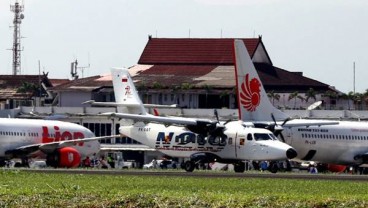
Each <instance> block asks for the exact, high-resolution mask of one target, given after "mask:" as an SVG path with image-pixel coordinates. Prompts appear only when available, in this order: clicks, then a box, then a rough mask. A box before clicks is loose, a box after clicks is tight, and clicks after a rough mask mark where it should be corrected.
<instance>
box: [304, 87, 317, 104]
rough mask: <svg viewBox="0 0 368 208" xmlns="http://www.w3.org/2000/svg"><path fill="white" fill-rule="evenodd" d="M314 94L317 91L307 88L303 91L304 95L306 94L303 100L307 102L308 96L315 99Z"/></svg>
mask: <svg viewBox="0 0 368 208" xmlns="http://www.w3.org/2000/svg"><path fill="white" fill-rule="evenodd" d="M316 94H317V92H316V91H314V89H313V88H309V90H308V91H307V92H306V93H305V96H306V98H305V100H306V101H307V102H308V101H309V98H313V100H314V101H316V99H317V98H316Z"/></svg>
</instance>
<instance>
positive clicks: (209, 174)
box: [4, 168, 368, 182]
mask: <svg viewBox="0 0 368 208" xmlns="http://www.w3.org/2000/svg"><path fill="white" fill-rule="evenodd" d="M4 170H9V171H14V170H19V171H25V172H34V173H49V174H55V173H61V174H92V175H128V176H129V175H130V176H153V177H154V176H157V177H205V178H244V179H247V178H270V179H290V180H292V179H303V180H338V181H362V182H368V175H351V174H332V173H331V174H321V173H319V174H308V173H306V172H302V173H301V172H286V173H282V172H280V173H270V172H255V171H249V172H244V173H234V172H217V171H194V172H185V171H184V170H183V171H180V170H178V171H163V170H102V169H25V168H20V169H4Z"/></svg>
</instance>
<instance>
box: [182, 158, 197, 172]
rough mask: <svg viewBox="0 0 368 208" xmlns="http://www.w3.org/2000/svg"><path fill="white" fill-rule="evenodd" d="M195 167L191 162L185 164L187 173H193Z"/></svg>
mask: <svg viewBox="0 0 368 208" xmlns="http://www.w3.org/2000/svg"><path fill="white" fill-rule="evenodd" d="M194 167H195V163H194V162H193V161H191V160H188V161H186V162H185V163H184V170H185V171H187V172H193V170H194Z"/></svg>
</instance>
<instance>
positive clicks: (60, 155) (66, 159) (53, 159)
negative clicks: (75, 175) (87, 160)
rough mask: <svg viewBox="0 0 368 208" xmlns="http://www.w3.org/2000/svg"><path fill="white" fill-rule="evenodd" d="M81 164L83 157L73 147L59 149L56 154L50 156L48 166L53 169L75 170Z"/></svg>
mask: <svg viewBox="0 0 368 208" xmlns="http://www.w3.org/2000/svg"><path fill="white" fill-rule="evenodd" d="M80 162H81V155H80V153H79V152H78V150H76V149H74V148H73V147H63V148H60V149H57V150H56V151H55V152H54V153H52V154H48V155H47V159H46V164H47V165H48V166H52V167H55V168H56V167H60V168H75V167H78V166H79V164H80Z"/></svg>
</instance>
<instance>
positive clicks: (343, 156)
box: [234, 40, 368, 171]
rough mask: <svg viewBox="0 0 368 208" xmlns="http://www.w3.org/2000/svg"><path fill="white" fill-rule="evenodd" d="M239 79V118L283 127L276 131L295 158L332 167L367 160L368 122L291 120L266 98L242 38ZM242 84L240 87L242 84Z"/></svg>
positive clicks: (238, 47)
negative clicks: (295, 152)
mask: <svg viewBox="0 0 368 208" xmlns="http://www.w3.org/2000/svg"><path fill="white" fill-rule="evenodd" d="M234 53H235V56H234V57H235V63H236V82H237V86H238V97H239V98H240V99H238V102H239V103H238V106H239V108H238V109H239V117H240V119H243V120H247V121H250V122H253V123H254V125H255V126H256V127H257V126H258V127H262V126H263V127H266V128H270V127H271V129H272V128H274V127H282V128H283V129H284V130H283V132H282V133H278V132H276V133H275V135H278V136H279V137H280V138H281V140H282V141H284V142H286V143H287V144H289V145H291V146H293V147H294V148H295V149H296V151H297V153H298V155H297V157H296V158H295V159H300V160H307V161H315V162H320V163H326V164H329V166H330V169H338V170H339V171H341V170H343V169H344V168H345V166H339V165H360V164H363V163H368V124H367V123H365V122H353V121H330V120H310V119H289V116H288V115H286V114H285V113H284V112H282V111H280V110H278V109H277V108H275V107H274V106H273V105H272V103H271V102H270V100H269V99H268V97H267V94H266V91H265V89H264V87H263V85H262V82H261V80H260V79H259V76H258V73H257V71H256V70H255V67H254V65H253V63H252V60H251V58H250V56H249V54H248V52H247V50H246V48H245V46H244V43H243V42H242V41H241V40H235V42H234ZM239 86H240V87H239Z"/></svg>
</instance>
